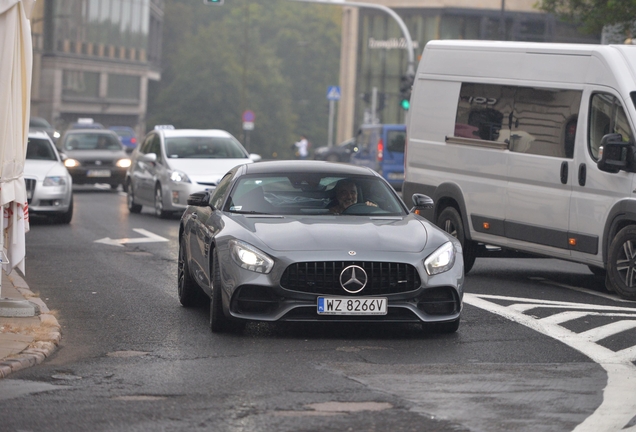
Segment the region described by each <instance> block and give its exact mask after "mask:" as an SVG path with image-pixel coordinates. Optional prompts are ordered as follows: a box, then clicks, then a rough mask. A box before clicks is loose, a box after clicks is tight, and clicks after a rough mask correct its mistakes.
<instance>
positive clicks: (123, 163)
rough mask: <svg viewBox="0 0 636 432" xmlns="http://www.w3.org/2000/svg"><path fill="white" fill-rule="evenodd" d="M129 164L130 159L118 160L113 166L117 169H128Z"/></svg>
mask: <svg viewBox="0 0 636 432" xmlns="http://www.w3.org/2000/svg"><path fill="white" fill-rule="evenodd" d="M131 163H132V162H131V160H130V159H119V160H118V161H117V163H116V164H115V165H116V166H118V167H119V168H128V167H129V166H130V164H131Z"/></svg>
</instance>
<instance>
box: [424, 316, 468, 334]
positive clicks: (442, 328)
mask: <svg viewBox="0 0 636 432" xmlns="http://www.w3.org/2000/svg"><path fill="white" fill-rule="evenodd" d="M459 320H460V319H459V318H457V319H456V320H455V321H450V322H442V323H423V324H422V330H424V331H425V332H426V333H455V332H456V331H457V330H459Z"/></svg>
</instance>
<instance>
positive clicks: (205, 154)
mask: <svg viewBox="0 0 636 432" xmlns="http://www.w3.org/2000/svg"><path fill="white" fill-rule="evenodd" d="M131 159H132V163H131V165H130V168H129V169H128V172H127V174H126V182H125V186H126V192H127V194H128V210H130V212H131V213H139V212H141V209H142V206H144V205H147V206H153V207H154V211H155V214H156V215H157V216H158V217H161V218H165V217H168V216H169V215H170V214H171V213H175V212H182V211H183V210H185V208H186V207H187V199H188V196H190V194H192V193H194V192H203V191H206V190H208V191H209V190H213V189H215V188H216V185H217V184H218V182H219V181H220V180H221V178H222V177H223V175H225V173H227V172H228V171H229V170H230V169H232V168H234V167H235V166H236V165H239V164H244V163H250V162H256V161H258V160H260V159H261V157H260V156H259V155H257V154H249V153H248V152H247V150H245V148H244V147H243V146H242V145H241V143H240V142H239V141H238V140H237V139H236V138H234V136H232V134H230V133H229V132H226V131H223V130H218V129H174V128H171V127H161V128H158V127H156V128H155V129H154V130H153V131H151V132H149V133H148V134H147V135H146V136H145V138H144V139H143V141H142V143H141V144H140V145H139V146H138V147H137V148H136V149H135V150H134V151H133V153H132V155H131Z"/></svg>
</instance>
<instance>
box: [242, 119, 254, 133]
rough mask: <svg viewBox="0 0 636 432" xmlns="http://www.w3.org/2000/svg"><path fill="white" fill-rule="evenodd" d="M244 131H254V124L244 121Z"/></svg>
mask: <svg viewBox="0 0 636 432" xmlns="http://www.w3.org/2000/svg"><path fill="white" fill-rule="evenodd" d="M243 130H246V131H249V130H254V122H248V121H244V122H243Z"/></svg>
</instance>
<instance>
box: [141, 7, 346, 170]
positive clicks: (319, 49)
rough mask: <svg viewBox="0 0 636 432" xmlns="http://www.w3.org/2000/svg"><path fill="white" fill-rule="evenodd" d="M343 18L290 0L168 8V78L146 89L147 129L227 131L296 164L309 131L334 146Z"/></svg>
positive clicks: (165, 64) (164, 76)
mask: <svg viewBox="0 0 636 432" xmlns="http://www.w3.org/2000/svg"><path fill="white" fill-rule="evenodd" d="M340 13H341V9H340V8H338V7H333V6H322V5H312V4H307V3H296V2H293V1H290V0H226V1H225V4H224V5H223V6H206V5H204V4H203V3H202V2H192V1H191V0H172V1H167V2H166V6H165V15H164V34H163V70H162V80H161V81H160V82H159V83H156V84H153V85H151V86H150V87H149V106H148V121H147V123H148V126H149V128H151V127H152V126H153V125H155V124H173V125H175V127H177V128H186V127H187V128H219V129H225V130H227V131H229V132H231V133H232V134H234V135H235V136H236V137H237V138H239V139H241V140H242V141H243V142H244V144H246V143H245V140H244V139H242V138H244V137H243V131H242V123H241V114H242V112H243V111H244V110H246V109H250V110H252V111H254V113H255V116H256V121H255V129H254V130H253V131H250V132H249V145H248V147H249V148H248V150H249V151H250V152H254V153H259V154H261V155H262V156H263V157H264V158H265V159H269V158H272V157H273V155H274V154H276V155H277V157H279V158H291V157H293V151H292V150H291V144H292V143H293V142H294V141H297V139H298V136H299V135H300V134H305V135H306V136H307V137H308V138H309V140H310V141H312V142H313V143H314V146H317V145H322V144H323V143H326V142H327V124H328V118H327V117H328V103H327V100H326V90H327V86H329V85H335V84H337V83H338V81H337V80H338V72H339V58H340V46H339V44H340Z"/></svg>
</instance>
